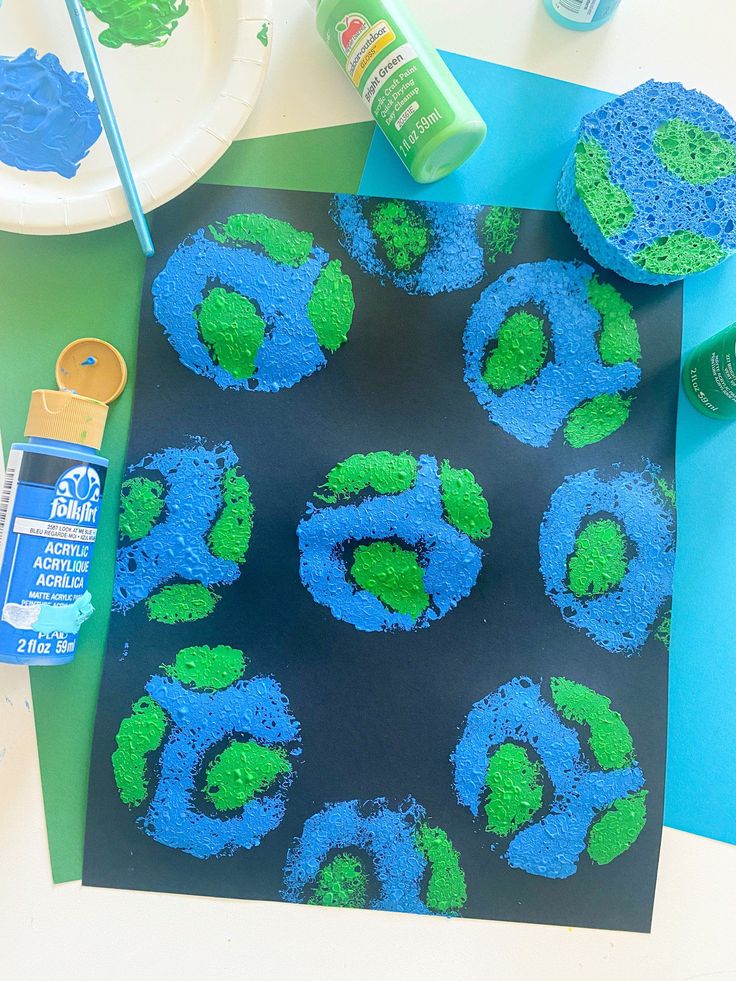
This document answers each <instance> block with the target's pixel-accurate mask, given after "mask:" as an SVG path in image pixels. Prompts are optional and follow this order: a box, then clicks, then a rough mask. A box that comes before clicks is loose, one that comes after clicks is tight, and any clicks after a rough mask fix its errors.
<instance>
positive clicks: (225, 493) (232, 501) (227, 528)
mask: <svg viewBox="0 0 736 981" xmlns="http://www.w3.org/2000/svg"><path fill="white" fill-rule="evenodd" d="M252 531H253V502H252V500H251V496H250V484H249V483H248V481H247V480H246V478H245V477H244V476H243V475H242V474H239V473H238V471H237V470H236V468H235V467H232V468H231V469H230V470H226V471H225V474H224V475H223V478H222V513H221V514H220V516H219V518H218V519H217V521H216V522H215V523H214V525H213V526H212V530H211V531H210V533H209V538H208V541H209V546H210V549H211V550H212V554H213V555H216V556H217V558H218V559H229V560H230V561H231V562H244V561H245V555H246V552H247V551H248V545H249V544H250V536H251V533H252Z"/></svg>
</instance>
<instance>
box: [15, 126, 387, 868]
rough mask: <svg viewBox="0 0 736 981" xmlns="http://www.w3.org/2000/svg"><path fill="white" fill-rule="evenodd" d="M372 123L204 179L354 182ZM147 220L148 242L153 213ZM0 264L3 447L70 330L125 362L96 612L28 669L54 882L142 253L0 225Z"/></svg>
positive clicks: (69, 816) (108, 567)
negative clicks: (63, 648) (51, 661)
mask: <svg viewBox="0 0 736 981" xmlns="http://www.w3.org/2000/svg"><path fill="white" fill-rule="evenodd" d="M374 128H375V127H374V125H373V123H358V124H355V125H353V126H338V127H330V128H327V129H321V130H316V131H312V132H304V133H294V134H288V135H285V136H274V137H264V138H262V139H257V140H249V141H243V142H239V143H235V144H234V145H233V146H232V147H231V148H230V150H229V151H228V152H227V153H226V154H225V156H224V157H223V158H222V160H220V162H219V163H218V164H216V165H215V167H214V168H213V169H212V170H211V171H210V172H209V173H208V174H207V176H206V178H205V179H204V180H205V182H215V183H219V184H230V185H243V186H246V185H253V186H256V187H284V188H292V189H296V190H315V191H344V192H346V193H354V192H356V191H357V189H358V185H359V183H360V177H361V174H362V172H363V166H364V164H365V160H366V157H367V153H368V147H369V145H370V141H371V138H372V136H373V132H374ZM152 230H153V236H154V242H155V237H156V236H155V215H154V216H153V217H152ZM0 269H2V270H3V288H2V290H0V324H2V325H4V327H5V329H4V330H2V331H0V358H1V359H2V360H1V361H0V364H2V365H3V366H4V370H3V371H2V374H0V380H1V381H2V384H0V419H2V432H3V441H4V444H5V448H6V451H7V449H8V448H9V446H10V443H11V442H13V441H18V440H19V439H21V438H22V434H23V427H24V424H25V418H26V413H27V411H28V402H29V399H30V394H31V391H32V389H34V388H55V387H56V382H55V379H54V364H55V362H56V358H57V356H58V354H59V353H60V351H61V350H62V348H63V347H64V346H65V345H66V344H68V343H69V342H70V341H72V340H75V339H76V338H78V337H85V336H94V337H101V338H103V339H104V340H107V341H110V343H112V344H114V345H115V346H116V347H117V348H118V349H119V350H120V351H121V352H122V354H123V356H124V357H125V359H126V361H127V362H128V368H129V371H130V375H129V379H128V386H127V388H126V391H125V393H124V394H123V396H122V397H121V398H120V399H119V400H118V402H116V403H115V404H114V406H113V408H112V411H111V412H110V420H109V422H108V426H107V432H106V435H105V442H104V445H103V448H102V450H103V453H105V455H107V456H109V457H110V462H111V466H110V473H109V476H108V483H107V485H106V488H105V496H104V503H103V508H102V516H101V522H100V529H99V534H98V538H97V548H96V552H95V560H94V563H93V567H92V573H91V576H90V582H89V585H90V591H91V593H92V599H93V603H94V605H95V607H96V613H95V614H94V616H93V617H92V619H91V620H90V621H89V623H88V624H87V625H86V626H85V628H84V630H83V631H82V633H81V634H80V642H79V648H78V651H77V655H76V658H75V659H74V661H72V662H71V663H70V664H67V665H63V666H59V667H52V668H48V667H40V668H32V669H31V686H32V691H33V705H34V712H35V718H36V736H37V740H38V755H39V762H40V766H41V783H42V787H43V798H44V809H45V812H46V829H47V833H48V840H49V852H50V856H51V869H52V876H53V880H54V882H56V883H59V882H69V881H72V880H75V879H81V877H82V854H83V848H84V826H85V820H86V809H87V773H88V761H89V753H90V747H91V742H92V727H93V724H94V717H95V711H96V706H97V693H98V689H99V684H100V676H101V673H102V661H103V656H104V650H105V642H106V635H107V623H108V617H109V611H110V604H111V601H112V580H113V569H114V563H115V548H116V543H117V518H118V501H119V495H120V484H121V480H122V468H123V461H124V459H125V445H126V441H127V435H128V426H129V423H130V412H131V407H132V398H133V389H134V385H135V358H136V349H137V336H138V315H139V306H140V297H141V288H142V280H143V269H144V262H143V257H142V256H141V254H140V249H139V247H138V244H137V240H136V238H135V234H134V232H133V229H132V226H131V225H129V224H128V225H124V226H121V227H118V228H114V229H108V230H105V231H101V232H91V233H88V234H84V235H74V236H58V237H57V236H54V237H48V238H42V237H39V236H27V235H13V234H8V233H1V232H0ZM24 352H26V353H24Z"/></svg>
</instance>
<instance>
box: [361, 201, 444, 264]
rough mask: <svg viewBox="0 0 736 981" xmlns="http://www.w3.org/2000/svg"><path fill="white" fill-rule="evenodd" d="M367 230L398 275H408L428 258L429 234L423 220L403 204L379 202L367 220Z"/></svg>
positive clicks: (408, 205) (427, 226) (409, 206)
mask: <svg viewBox="0 0 736 981" xmlns="http://www.w3.org/2000/svg"><path fill="white" fill-rule="evenodd" d="M370 227H371V231H372V232H373V234H374V235H375V236H376V238H377V239H378V240H379V241H380V242H381V244H382V245H383V248H384V250H385V252H386V258H387V259H388V261H389V262H390V263H391V265H392V266H393V267H394V268H395V269H398V270H399V272H408V271H409V270H410V269H411V268H412V266H414V265H415V263H417V262H418V261H419V260H420V259H421V258H422V257H423V256H425V255H426V254H427V250H428V249H429V243H430V240H431V231H430V228H429V225H428V224H427V222H426V221H425V220H424V217H423V216H422V215H421V214H420V213H419V212H418V211H417V210H416V209H415V208H412V206H411V205H410V204H408V203H406V202H405V201H382V202H381V203H380V204H378V205H376V207H375V208H374V209H373V212H372V214H371V216H370Z"/></svg>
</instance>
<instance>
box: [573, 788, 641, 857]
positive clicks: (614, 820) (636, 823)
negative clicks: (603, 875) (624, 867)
mask: <svg viewBox="0 0 736 981" xmlns="http://www.w3.org/2000/svg"><path fill="white" fill-rule="evenodd" d="M648 792H649V791H647V790H639V791H637V792H636V793H635V794H630V795H629V796H628V797H621V798H619V799H618V800H616V801H614V802H613V804H612V805H611V807H610V808H609V810H607V811H606V812H605V813H604V814H603V816H602V817H601V818H600V819H599V820H598V821H597V822H596V823H595V824H594V825H593V827H592V828H591V829H590V834H589V836H588V854H589V855H590V857H591V859H592V860H593V861H594V862H595V863H596V865H607V864H608V863H609V862H612V861H613V860H614V858H618V857H619V855H623V853H624V852H625V851H627V849H629V848H631V846H632V845H633V844H634V842H635V841H636V839H637V838H638V837H639V835H640V834H641V832H642V829H643V828H644V825H645V824H646V821H647V794H648Z"/></svg>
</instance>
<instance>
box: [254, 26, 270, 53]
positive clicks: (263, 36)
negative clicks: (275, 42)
mask: <svg viewBox="0 0 736 981" xmlns="http://www.w3.org/2000/svg"><path fill="white" fill-rule="evenodd" d="M256 37H257V38H258V40H259V41H260V42H261V44H262V45H263V47H264V48H267V47H268V21H265V22H264V23H263V26H262V27H261V29H260V31H259V32H258V33H257V34H256Z"/></svg>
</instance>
